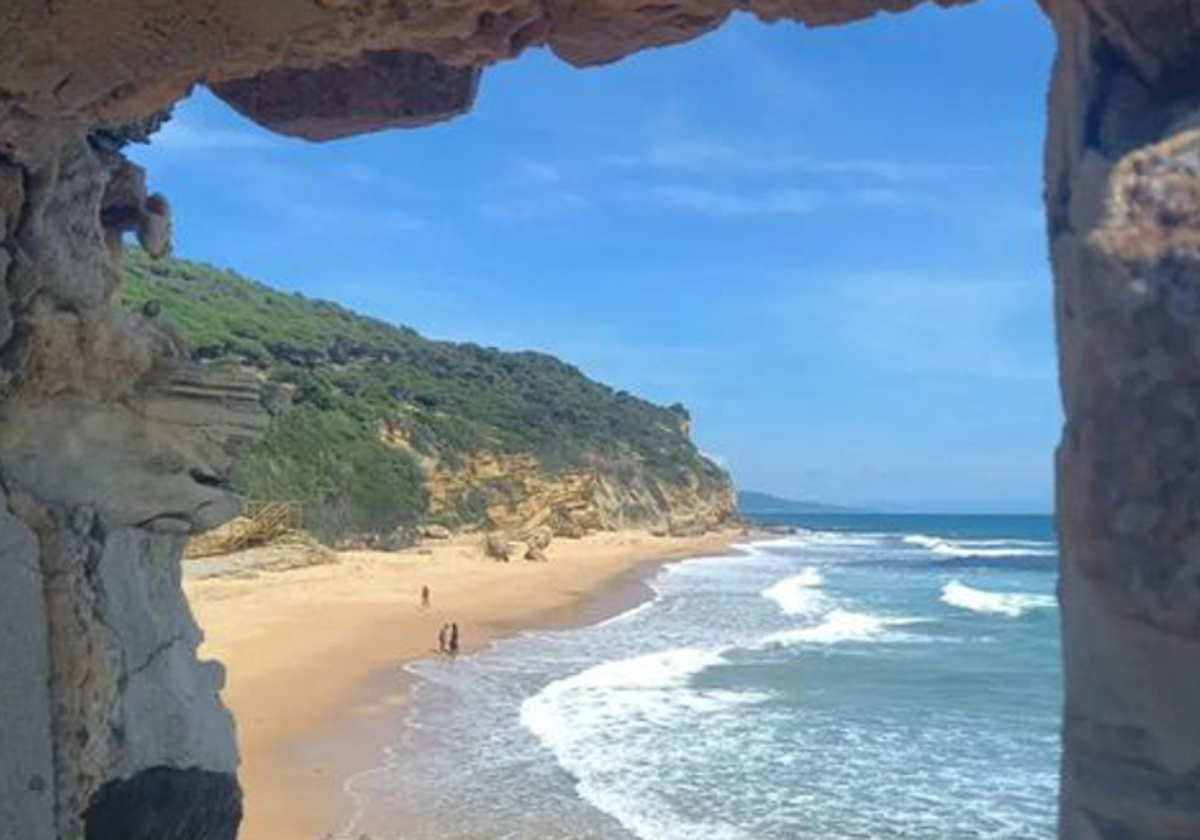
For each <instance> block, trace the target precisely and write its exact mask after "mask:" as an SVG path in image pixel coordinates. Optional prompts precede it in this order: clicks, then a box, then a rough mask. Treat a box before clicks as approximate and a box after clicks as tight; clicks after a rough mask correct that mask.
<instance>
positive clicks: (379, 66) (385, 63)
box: [213, 51, 479, 140]
mask: <svg viewBox="0 0 1200 840" xmlns="http://www.w3.org/2000/svg"><path fill="white" fill-rule="evenodd" d="M478 83H479V69H478V68H476V67H453V66H450V65H446V64H442V63H441V62H439V61H438V60H437V59H436V58H434V57H433V56H431V55H426V54H422V53H410V52H399V51H391V52H369V53H364V54H363V55H362V56H361V57H359V58H358V59H357V60H356V61H355V62H354V63H352V64H350V65H345V66H343V65H334V66H327V67H319V68H315V69H311V70H309V69H287V68H284V69H279V70H268V71H266V72H264V73H260V74H259V75H257V76H255V77H254V78H251V79H242V80H238V81H233V82H226V83H225V84H220V85H216V86H215V87H214V88H213V92H214V93H216V94H217V96H219V97H221V98H222V99H224V100H225V101H226V102H228V103H229V104H230V105H232V106H233V107H234V108H236V109H237V110H238V111H240V112H241V113H243V114H245V115H246V116H247V117H249V118H250V119H252V120H254V121H255V122H258V123H260V124H262V125H265V126H267V127H268V128H271V129H272V130H274V131H278V132H279V133H281V134H290V135H294V136H297V137H304V138H306V139H309V140H329V139H332V138H334V137H346V136H348V135H352V134H362V133H363V132H367V131H380V130H382V129H385V128H415V127H417V126H423V125H429V124H431V123H435V122H439V121H441V120H446V119H449V118H450V117H453V116H456V115H458V114H461V113H463V112H464V111H468V110H470V108H471V106H472V104H473V103H474V101H475V91H476V88H477V86H478Z"/></svg>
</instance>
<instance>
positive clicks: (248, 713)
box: [185, 531, 742, 840]
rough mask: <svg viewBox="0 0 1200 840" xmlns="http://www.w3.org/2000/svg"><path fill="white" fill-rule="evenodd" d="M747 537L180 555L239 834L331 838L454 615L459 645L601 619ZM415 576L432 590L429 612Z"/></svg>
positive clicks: (268, 838) (291, 839) (259, 838)
mask: <svg viewBox="0 0 1200 840" xmlns="http://www.w3.org/2000/svg"><path fill="white" fill-rule="evenodd" d="M741 536H742V534H741V532H733V531H730V532H724V533H719V534H711V535H706V536H701V537H656V536H653V535H651V534H649V533H648V532H640V531H625V532H617V533H604V534H596V535H592V536H589V537H586V538H584V539H580V540H557V541H555V543H554V544H553V545H552V546H551V547H550V549H549V551H548V552H547V554H548V555H549V561H550V562H548V563H530V562H526V561H524V560H520V559H515V560H514V561H513V562H511V563H496V562H494V561H491V560H488V559H486V558H485V557H484V556H483V553H482V550H481V546H480V539H479V538H478V537H463V538H457V539H453V540H447V541H443V542H433V543H428V544H426V545H424V546H422V547H420V548H417V549H412V550H408V551H404V552H397V553H383V552H362V551H360V552H343V553H340V554H337V555H326V556H324V557H320V556H315V557H308V558H307V559H306V553H305V550H304V549H302V548H300V547H290V546H279V547H272V548H268V549H259V550H256V551H255V552H253V553H247V554H245V555H242V556H235V557H233V558H215V559H211V560H199V561H188V562H187V563H186V564H185V575H186V576H187V583H186V589H187V593H188V596H189V598H190V600H191V603H192V607H193V610H194V611H195V614H196V619H197V621H198V622H199V623H200V626H201V627H202V628H203V629H204V631H205V634H206V641H205V644H204V647H203V648H202V649H201V655H202V656H203V657H206V658H211V659H217V660H219V661H221V662H223V663H225V665H226V667H227V669H228V682H227V686H226V689H225V692H224V698H225V701H226V703H227V704H228V705H229V707H230V708H232V709H233V711H234V713H235V715H236V716H237V721H238V738H239V743H240V747H241V752H242V760H243V767H242V774H241V779H242V784H243V786H244V789H245V795H246V803H245V805H246V820H245V823H244V825H243V828H242V833H241V837H242V840H322V839H323V838H326V837H329V836H335V834H336V832H337V830H338V829H339V828H341V827H342V826H343V825H344V824H345V822H346V820H347V819H348V818H349V816H350V813H349V808H350V802H349V799H348V797H347V796H346V795H345V793H344V792H343V790H342V784H343V781H344V780H345V779H346V778H347V777H348V776H350V775H352V774H354V773H356V772H358V771H361V770H363V769H365V768H368V767H370V766H372V765H373V764H374V763H375V762H377V761H378V759H379V758H380V756H381V754H382V748H383V746H384V744H385V743H386V741H387V738H388V736H389V734H390V733H392V732H394V729H395V726H396V724H397V721H398V719H399V716H398V714H397V707H399V706H400V705H401V704H402V703H403V702H404V686H405V681H404V675H403V673H402V671H401V667H402V666H403V665H404V664H405V663H407V662H411V661H414V660H417V659H420V658H423V657H427V656H436V655H438V653H437V634H438V629H439V628H440V627H441V626H442V625H443V624H444V623H445V622H448V621H456V622H457V623H458V624H459V626H460V628H461V633H462V642H463V651H464V652H467V653H469V652H470V651H472V650H477V649H478V648H480V647H481V646H483V645H486V644H488V643H489V642H491V641H492V640H494V639H496V638H498V637H500V636H503V635H505V634H511V633H515V632H518V631H520V630H523V629H530V628H537V627H549V626H566V625H570V624H576V623H584V622H587V621H592V620H599V619H600V618H602V617H604V616H605V615H608V614H614V613H616V612H618V611H620V610H622V609H625V608H628V607H630V606H633V605H634V604H635V603H637V602H638V601H639V600H640V599H642V598H644V597H646V596H647V595H648V594H649V589H648V587H646V586H645V585H644V583H642V580H643V578H644V576H645V575H646V574H647V573H648V572H649V571H651V570H652V569H653V568H656V567H657V566H658V565H660V564H662V563H664V562H668V561H671V560H675V559H680V558H684V557H689V556H695V555H702V554H710V553H715V552H719V551H722V550H724V549H726V548H728V546H729V545H730V544H731V543H732V542H734V541H735V540H737V539H739V538H740V537H741ZM308 562H311V563H312V565H304V564H305V563H308ZM268 567H271V568H268ZM281 567H282V568H281ZM422 586H428V587H429V588H430V590H431V593H432V604H431V606H430V607H429V608H428V609H424V608H422V606H421V599H420V593H421V587H422Z"/></svg>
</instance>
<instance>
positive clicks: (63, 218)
mask: <svg viewBox="0 0 1200 840" xmlns="http://www.w3.org/2000/svg"><path fill="white" fill-rule="evenodd" d="M49 138H53V140H54V142H53V143H52V144H51V145H49V146H39V147H38V148H36V149H31V150H29V154H28V156H27V158H26V160H28V161H36V162H34V163H24V164H23V163H20V162H18V161H17V160H15V159H10V160H8V161H7V162H6V163H3V164H0V232H2V233H3V239H0V269H3V271H4V280H5V282H4V283H3V284H0V291H2V292H3V294H0V300H2V302H3V307H2V311H3V315H4V317H3V318H2V319H0V327H2V328H3V329H0V339H3V343H2V347H0V640H2V641H0V644H2V645H3V655H0V727H2V729H3V733H4V734H3V737H0V837H4V838H10V837H11V838H14V840H15V839H16V838H20V840H51V839H52V838H53V840H77V838H84V837H88V838H93V837H95V838H104V837H116V836H121V837H125V838H129V837H135V836H145V837H147V838H149V837H168V836H179V837H181V838H182V837H189V838H214V840H217V838H230V840H231V838H233V837H234V836H235V832H236V824H237V815H238V814H239V813H240V810H239V808H240V805H239V802H240V800H239V798H238V793H237V783H236V769H237V763H238V762H237V751H236V748H235V745H234V733H233V722H232V720H231V718H230V716H229V713H228V712H227V711H226V710H225V709H224V708H223V706H222V705H221V703H220V699H219V696H218V695H219V691H220V689H221V686H222V684H223V681H224V674H223V671H222V669H221V666H220V665H217V664H211V663H210V664H203V663H200V662H198V660H197V657H196V649H197V647H198V645H199V642H200V632H199V630H198V628H197V627H196V625H195V623H194V622H193V621H192V618H191V613H190V611H189V609H188V606H187V603H186V602H185V600H184V598H183V595H182V591H181V587H180V566H179V564H180V558H181V555H182V552H183V548H184V545H185V543H186V540H187V536H188V534H189V533H191V532H193V531H196V530H201V529H204V528H207V527H211V526H212V525H215V524H217V523H219V522H222V521H224V520H225V519H227V518H229V517H230V516H231V515H232V514H233V513H234V512H236V510H237V499H236V498H235V497H234V495H233V494H232V493H231V492H230V491H229V488H228V486H227V483H226V479H227V472H228V469H229V467H230V465H231V463H232V460H233V458H234V457H235V456H236V454H237V451H238V449H239V447H240V446H241V445H242V444H244V443H245V442H246V441H248V440H250V439H252V438H253V437H254V436H255V435H257V434H259V433H261V432H262V430H263V429H264V428H265V427H266V423H267V413H266V411H265V409H264V408H263V405H262V401H261V399H260V389H259V386H258V384H257V380H255V379H252V378H247V377H244V376H240V375H238V374H237V373H232V372H224V373H222V372H217V371H213V370H208V369H204V368H200V367H197V366H195V365H193V364H191V363H190V362H187V361H186V354H185V352H184V351H185V348H184V347H183V346H182V344H181V342H180V340H179V338H178V336H176V335H175V334H174V332H173V331H172V329H171V328H170V327H169V326H168V325H166V324H165V323H164V322H162V321H161V320H159V319H156V318H154V317H150V316H148V315H132V314H129V313H126V312H122V311H120V310H119V309H116V308H115V307H114V306H113V303H114V301H115V298H116V296H117V294H118V292H119V280H120V276H121V274H120V271H119V259H120V250H121V238H122V236H123V235H124V234H126V233H129V234H131V235H135V236H137V237H138V238H139V239H140V240H141V241H142V242H143V243H144V244H146V245H147V247H151V248H154V249H155V250H157V251H159V252H160V253H165V252H166V251H168V250H169V244H170V242H169V240H170V236H169V233H170V225H169V211H168V210H167V207H166V203H165V200H164V199H161V197H157V198H156V197H155V196H152V195H147V194H146V186H145V177H144V174H143V173H141V171H140V170H138V169H137V168H136V167H134V166H133V165H132V164H130V163H128V162H127V161H125V160H124V159H123V158H122V157H121V156H120V154H119V153H118V152H115V151H113V150H112V149H111V148H106V147H104V146H103V145H102V144H101V145H95V144H93V143H91V142H89V141H88V139H87V138H86V135H85V133H84V132H83V131H81V130H76V129H74V128H68V127H60V131H59V133H58V134H54V133H53V132H50V131H49V130H47V131H46V132H45V133H44V134H43V135H42V139H43V140H44V141H47V142H49V140H48V139H49ZM147 773H154V774H155V778H167V777H169V778H171V779H173V780H174V781H173V782H172V785H173V786H172V788H171V790H172V791H173V792H174V795H175V796H177V797H178V798H179V801H183V800H187V801H188V802H189V803H191V804H189V806H188V807H189V808H190V809H191V811H190V812H189V813H190V814H191V816H188V815H187V814H184V813H183V812H180V813H179V814H174V815H173V814H171V813H166V814H161V815H160V816H162V818H163V819H164V820H165V823H164V824H174V825H176V826H177V828H178V830H179V832H181V833H177V834H175V835H172V834H170V833H164V832H162V831H160V830H158V829H155V830H154V831H153V832H152V833H145V834H137V833H136V831H135V832H134V833H128V832H127V833H125V834H120V835H117V834H112V833H106V831H107V830H106V829H103V828H102V827H100V824H101V823H103V824H104V825H109V824H111V818H112V812H113V806H112V805H111V804H108V805H105V804H104V803H112V802H114V801H123V802H126V803H129V802H132V801H133V798H131V797H130V795H129V794H128V791H131V790H132V791H141V790H144V789H146V786H145V785H144V784H141V783H140V782H138V781H137V780H139V779H142V778H144V777H145V776H146V774H147ZM216 779H223V780H224V782H223V783H220V782H216V781H214V780H216ZM189 786H190V787H191V790H190V791H189V790H188V787H189ZM160 787H161V785H159V786H158V787H154V786H151V787H150V788H149V790H151V791H152V792H153V791H158V790H159V789H160ZM121 791H124V792H125V793H123V794H121V797H123V798H115V797H117V796H118V793H117V792H121ZM213 791H219V792H220V796H219V798H220V804H219V807H216V806H214V807H212V808H210V807H209V806H207V805H205V803H204V797H206V796H208V797H213V796H216V795H217V794H216V793H214V792H213ZM170 801H175V800H170ZM153 804H154V803H153V801H152V800H150V799H147V800H144V802H143V808H147V807H150V806H151V805H153ZM209 812H211V814H213V815H218V816H214V817H212V818H211V819H210V818H206V819H207V820H208V821H207V822H205V821H202V820H200V818H199V816H198V815H200V814H204V813H209ZM144 813H155V812H154V811H153V809H151V810H150V811H145V812H144ZM88 815H90V816H88ZM218 817H219V818H218ZM97 820H99V821H100V822H99V823H98V822H97ZM118 825H122V826H125V827H126V828H130V826H131V825H132V824H127V823H118ZM160 828H161V825H160ZM122 830H124V829H122ZM130 830H133V829H132V828H130Z"/></svg>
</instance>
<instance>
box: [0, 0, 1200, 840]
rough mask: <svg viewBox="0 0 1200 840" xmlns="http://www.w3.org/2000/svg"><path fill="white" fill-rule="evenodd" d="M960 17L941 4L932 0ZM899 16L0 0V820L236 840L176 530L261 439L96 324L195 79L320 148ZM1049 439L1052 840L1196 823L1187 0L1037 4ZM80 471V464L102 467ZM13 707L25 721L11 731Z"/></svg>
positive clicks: (1193, 59)
mask: <svg viewBox="0 0 1200 840" xmlns="http://www.w3.org/2000/svg"><path fill="white" fill-rule="evenodd" d="M937 2H938V5H943V6H950V5H955V4H956V0H937ZM917 5H920V4H919V2H918V0H742V2H737V0H687V2H677V3H666V4H639V3H628V2H625V0H579V1H578V2H570V3H567V2H560V0H504V2H498V0H460V1H459V2H451V3H438V4H421V3H414V2H408V0H299V1H298V0H259V2H254V3H247V2H244V0H205V2H199V0H162V2H153V3H147V2H143V0H111V2H106V3H104V4H97V3H94V2H91V0H56V2H53V3H48V2H45V0H13V1H12V2H9V3H7V4H6V5H5V8H4V9H3V11H0V31H3V34H4V44H5V49H4V50H3V52H2V54H0V273H2V274H3V280H4V282H3V283H0V394H2V404H0V546H2V547H3V551H2V552H0V607H2V609H0V629H2V630H3V633H2V634H0V639H2V640H3V642H2V644H3V645H4V649H3V655H2V656H0V677H3V679H2V680H0V721H3V722H4V724H5V725H4V737H3V738H0V836H3V837H14V838H18V837H19V838H22V840H48V839H49V838H56V840H77V838H85V837H86V838H87V840H108V838H113V840H116V838H120V839H121V840H142V838H145V840H149V839H150V838H155V840H171V839H172V838H188V840H229V839H230V838H232V837H233V836H234V834H235V833H236V826H237V812H238V808H237V796H238V794H237V786H236V782H235V780H234V778H233V775H232V771H233V767H234V765H235V763H236V756H235V751H234V748H233V735H232V729H231V727H230V725H229V722H228V720H227V719H226V718H225V715H224V713H223V712H222V711H221V710H220V707H219V704H217V702H216V698H215V690H216V686H217V685H218V684H219V678H218V676H217V675H216V674H215V673H214V672H213V669H211V668H206V667H205V666H202V665H201V664H200V663H198V662H197V661H196V659H195V653H194V651H195V630H194V628H193V627H192V625H191V623H190V619H188V618H187V616H186V609H185V608H184V607H183V606H182V604H181V602H180V601H179V598H178V591H177V590H178V587H177V580H176V579H175V575H176V571H175V570H176V564H177V562H178V559H179V555H180V552H181V551H182V542H183V532H186V531H190V530H192V529H195V528H199V527H204V526H206V525H209V524H212V523H213V522H215V521H217V520H220V519H221V518H222V517H224V516H227V515H228V513H229V511H231V510H232V509H233V501H232V499H231V497H230V494H229V491H228V485H227V472H228V466H229V463H230V459H231V455H232V452H233V451H234V450H236V448H237V447H238V445H239V444H240V443H241V442H243V441H244V440H245V438H247V437H249V436H251V435H252V434H254V433H256V432H259V431H261V430H262V429H263V428H264V427H265V424H266V413H265V411H263V408H262V406H261V405H260V402H259V400H258V399H257V398H256V396H255V395H256V393H257V392H256V386H255V384H254V383H253V382H252V381H247V382H243V381H240V380H236V378H232V379H231V378H224V379H223V381H218V382H212V381H210V380H209V378H208V372H207V371H197V370H195V369H193V368H192V367H191V366H190V365H189V364H188V363H187V361H186V360H185V359H184V358H183V354H182V353H181V352H180V348H179V346H178V343H177V340H176V336H174V335H173V334H172V332H171V331H170V330H169V329H166V328H165V327H164V326H163V325H162V324H160V323H159V322H158V319H155V318H154V317H152V315H151V314H150V313H149V312H147V313H145V314H143V315H130V314H126V313H122V312H120V311H118V310H117V309H116V308H115V307H114V306H113V303H114V300H113V299H114V291H115V289H116V287H117V285H118V281H119V277H120V266H119V263H118V260H119V243H120V240H121V238H122V236H124V235H125V234H128V233H135V234H136V235H137V236H138V237H139V239H140V240H141V242H142V244H143V246H144V247H145V248H146V249H147V250H148V251H150V252H153V253H161V252H162V251H164V250H165V249H166V246H167V244H168V243H169V233H170V224H169V222H170V213H169V206H168V205H167V202H166V201H165V199H163V198H162V197H161V196H154V195H149V194H147V191H146V189H145V178H144V175H143V174H142V173H140V172H139V171H138V170H137V169H136V168H133V167H131V166H129V164H127V163H126V162H125V161H124V160H123V158H122V157H121V155H120V151H119V149H120V146H121V144H122V143H124V142H126V141H128V140H130V139H137V138H139V137H143V136H145V135H146V134H148V133H149V132H150V131H152V129H153V128H154V126H155V124H156V122H157V115H158V114H159V113H160V112H161V111H162V110H163V109H164V108H167V107H169V106H170V105H171V104H172V103H173V102H175V101H177V100H178V99H180V98H181V97H183V96H184V95H186V94H187V92H188V91H189V90H190V89H191V87H192V86H193V85H195V84H197V83H200V82H205V83H207V84H210V85H212V86H213V88H214V90H215V92H216V93H217V94H218V95H219V96H222V97H224V98H225V99H226V100H227V101H228V102H230V103H231V104H233V105H234V107H236V108H238V109H239V110H240V111H242V113H244V114H246V115H247V116H249V117H250V118H251V119H254V120H256V121H258V122H260V123H261V124H263V125H265V126H267V127H269V128H273V129H276V130H280V131H286V132H289V133H293V134H297V135H300V136H307V137H312V138H327V137H333V136H339V135H343V134H349V133H354V132H359V131H367V130H374V129H379V128H385V127H389V126H415V125H420V124H423V123H427V122H430V121H433V120H436V119H443V118H446V117H449V116H453V115H454V114H456V113H461V112H462V111H464V110H466V109H467V108H469V107H470V104H471V102H472V100H473V97H474V94H475V90H476V82H477V78H478V74H479V72H480V68H482V67H485V66H487V65H488V64H490V63H493V62H495V61H499V60H501V59H505V58H510V57H512V56H515V55H516V54H518V53H520V52H521V51H522V50H524V49H526V48H528V47H531V46H538V45H546V46H548V47H550V48H551V49H553V50H554V51H555V52H557V53H558V54H559V55H560V56H563V57H564V58H566V59H567V60H569V61H572V62H574V63H577V64H581V65H582V64H594V63H600V62H604V61H610V60H614V59H616V58H619V57H620V56H622V55H625V54H628V53H630V52H634V51H636V50H639V49H642V48H645V47H649V46H658V45H663V44H670V43H677V42H680V41H684V40H687V39H689V38H692V37H695V36H697V35H699V34H701V33H703V32H706V31H708V30H710V29H712V28H714V27H716V26H719V25H720V24H721V23H722V22H723V21H724V20H725V18H726V17H727V16H728V15H729V14H730V13H731V12H732V11H734V10H735V9H745V10H748V11H750V12H752V13H754V14H757V15H758V16H759V17H761V18H763V19H765V20H779V19H793V20H796V21H800V22H803V23H806V24H809V25H827V24H835V23H844V22H847V21H850V20H855V19H858V18H864V17H868V16H870V15H872V14H875V13H877V12H880V11H893V12H895V11H904V10H907V9H909V8H912V7H914V6H917ZM1041 5H1042V6H1043V8H1044V9H1045V10H1046V12H1047V14H1048V16H1049V17H1050V18H1051V19H1052V20H1053V24H1054V26H1055V29H1056V31H1057V33H1058V38H1059V43H1060V55H1059V59H1058V62H1057V65H1056V69H1055V77H1054V85H1053V91H1052V95H1051V109H1050V110H1051V132H1050V139H1049V143H1048V147H1047V173H1046V185H1047V210H1048V219H1049V224H1048V232H1049V235H1050V239H1051V249H1052V255H1053V261H1054V270H1055V284H1056V295H1057V302H1058V307H1057V318H1058V328H1059V347H1060V358H1061V364H1062V378H1063V399H1064V406H1065V410H1066V418H1067V422H1066V427H1065V430H1064V435H1063V443H1062V446H1061V448H1060V451H1059V514H1060V531H1061V542H1062V547H1063V557H1064V569H1063V583H1062V601H1063V621H1064V627H1063V629H1064V652H1065V657H1066V675H1067V676H1066V683H1067V707H1066V723H1065V729H1064V735H1065V737H1064V746H1065V755H1064V763H1063V795H1062V821H1061V828H1060V836H1061V837H1063V838H1072V840H1074V838H1080V840H1099V838H1118V837H1120V838H1135V837H1136V838H1149V837H1153V838H1179V839H1180V840H1183V839H1184V838H1194V837H1197V836H1200V804H1197V803H1200V782H1198V781H1197V780H1198V779H1200V773H1198V772H1197V767H1198V766H1200V759H1198V758H1197V757H1198V756H1200V728H1198V727H1196V725H1195V709H1196V708H1197V707H1200V672H1198V671H1197V669H1196V668H1195V663H1196V661H1197V659H1198V658H1200V627H1198V626H1197V622H1196V616H1197V615H1200V590H1198V589H1197V587H1196V585H1195V581H1196V569H1197V565H1198V563H1200V560H1198V556H1200V555H1198V553H1197V552H1198V549H1197V542H1198V540H1197V538H1198V535H1200V465H1197V464H1196V463H1195V461H1196V458H1197V456H1196V451H1197V448H1196V446H1195V445H1194V444H1195V439H1196V437H1197V434H1198V433H1200V419H1198V418H1200V387H1197V383H1198V382H1200V372H1198V371H1200V361H1198V355H1197V352H1196V348H1195V341H1194V336H1195V335H1196V333H1197V328H1198V327H1200V305H1197V301H1196V283H1197V281H1198V280H1200V277H1198V275H1197V272H1198V270H1200V269H1198V267H1200V250H1198V249H1197V247H1196V243H1197V242H1198V241H1200V237H1198V236H1197V233H1198V231H1200V212H1197V210H1196V208H1195V207H1194V206H1193V205H1194V204H1195V198H1196V195H1197V191H1196V189H1195V183H1196V179H1197V178H1198V177H1200V171H1198V170H1197V167H1196V165H1195V160H1194V158H1195V157H1196V155H1195V152H1194V148H1195V144H1194V143H1193V142H1192V141H1193V134H1192V132H1193V131H1194V130H1195V126H1196V125H1197V124H1198V122H1200V117H1198V113H1200V82H1198V81H1197V74H1196V68H1197V67H1200V37H1198V36H1200V24H1198V23H1197V21H1198V15H1197V9H1196V4H1195V2H1194V0H1056V2H1050V0H1041ZM98 464H103V465H104V466H103V469H98V468H97V465H98ZM11 721H20V722H21V725H19V726H13V725H11V723H10V722H11Z"/></svg>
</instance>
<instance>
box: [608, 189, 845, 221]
mask: <svg viewBox="0 0 1200 840" xmlns="http://www.w3.org/2000/svg"><path fill="white" fill-rule="evenodd" d="M629 197H630V198H631V199H632V200H634V201H636V202H639V203H640V202H645V203H648V204H652V205H657V206H659V207H665V208H667V209H670V210H682V211H685V212H689V213H698V214H701V215H705V216H718V217H725V218H738V217H748V216H795V215H803V214H806V213H811V212H812V211H813V210H815V209H816V208H817V207H818V206H819V204H820V203H821V200H822V195H821V194H820V193H818V192H813V191H810V190H802V189H792V188H784V189H770V190H761V191H754V190H743V191H734V190H719V189H711V188H708V187H698V186H692V185H689V184H655V185H650V186H647V187H644V188H641V189H638V190H635V191H632V192H631V193H630V194H629Z"/></svg>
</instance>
